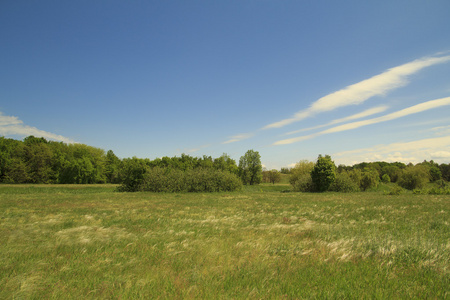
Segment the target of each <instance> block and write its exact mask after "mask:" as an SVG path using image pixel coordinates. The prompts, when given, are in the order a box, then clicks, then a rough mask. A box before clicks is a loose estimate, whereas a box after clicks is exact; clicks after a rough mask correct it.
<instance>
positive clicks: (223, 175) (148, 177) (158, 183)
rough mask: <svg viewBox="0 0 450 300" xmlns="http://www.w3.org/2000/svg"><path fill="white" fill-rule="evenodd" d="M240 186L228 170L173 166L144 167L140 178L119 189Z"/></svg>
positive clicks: (209, 189) (171, 190)
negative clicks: (136, 181)
mask: <svg viewBox="0 0 450 300" xmlns="http://www.w3.org/2000/svg"><path fill="white" fill-rule="evenodd" d="M241 187H242V182H241V181H240V179H239V178H238V177H237V176H236V175H234V174H231V173H230V172H228V171H222V170H216V169H213V168H196V169H189V170H186V171H182V170H178V169H173V168H160V167H154V168H146V170H145V173H144V174H143V175H142V180H140V181H139V182H138V183H135V184H133V185H131V186H124V185H122V186H121V187H120V188H119V190H120V191H128V192H136V191H148V192H164V193H180V192H222V191H236V190H239V189H240V188H241Z"/></svg>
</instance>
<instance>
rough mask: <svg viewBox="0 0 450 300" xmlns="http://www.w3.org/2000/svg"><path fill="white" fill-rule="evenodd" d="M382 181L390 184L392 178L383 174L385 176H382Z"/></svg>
mask: <svg viewBox="0 0 450 300" xmlns="http://www.w3.org/2000/svg"><path fill="white" fill-rule="evenodd" d="M381 181H383V183H389V182H391V177H389V175H388V174H383V176H381Z"/></svg>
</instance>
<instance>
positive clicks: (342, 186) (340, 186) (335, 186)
mask: <svg viewBox="0 0 450 300" xmlns="http://www.w3.org/2000/svg"><path fill="white" fill-rule="evenodd" d="M329 190H330V191H332V192H341V193H351V192H357V191H359V186H358V185H357V184H356V183H355V182H354V181H353V180H352V179H351V178H350V176H349V175H348V174H347V172H342V173H337V174H336V179H335V180H334V182H333V183H332V184H331V185H330V188H329Z"/></svg>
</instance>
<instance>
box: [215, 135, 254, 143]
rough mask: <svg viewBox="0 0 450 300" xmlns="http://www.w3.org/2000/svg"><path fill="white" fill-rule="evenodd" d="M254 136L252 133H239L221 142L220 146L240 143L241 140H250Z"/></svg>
mask: <svg viewBox="0 0 450 300" xmlns="http://www.w3.org/2000/svg"><path fill="white" fill-rule="evenodd" d="M254 135H255V134H254V133H241V134H238V135H234V136H231V137H230V138H229V140H227V141H225V142H223V143H222V144H230V143H235V142H239V141H242V140H246V139H249V138H251V137H252V136H254Z"/></svg>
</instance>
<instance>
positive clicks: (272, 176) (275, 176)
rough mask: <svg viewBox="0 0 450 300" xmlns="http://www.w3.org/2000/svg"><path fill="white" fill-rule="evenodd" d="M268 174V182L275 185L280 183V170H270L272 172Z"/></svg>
mask: <svg viewBox="0 0 450 300" xmlns="http://www.w3.org/2000/svg"><path fill="white" fill-rule="evenodd" d="M266 172H267V180H268V181H269V182H271V183H272V184H275V183H276V182H280V181H281V173H280V172H278V170H275V169H273V170H270V171H266Z"/></svg>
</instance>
